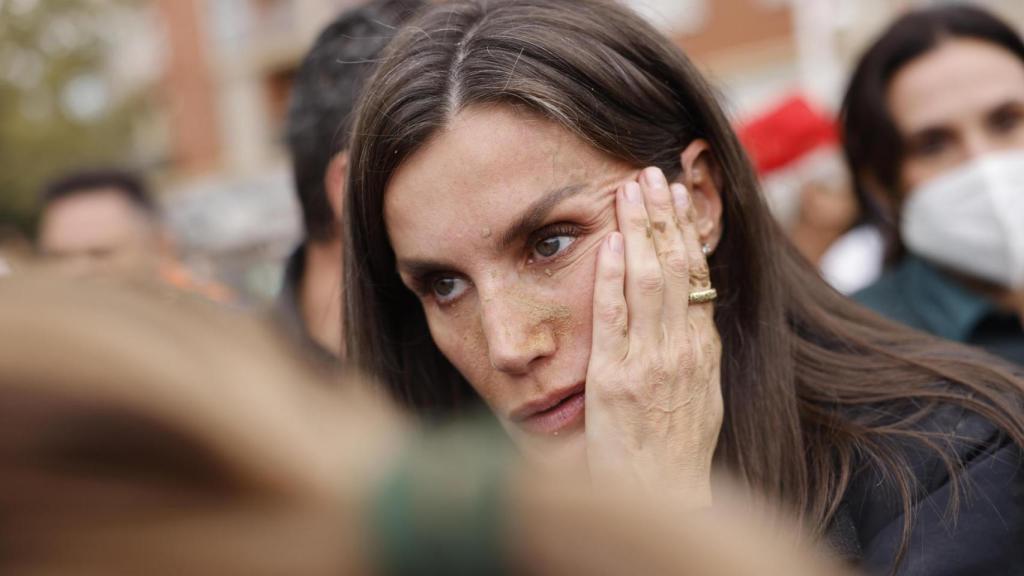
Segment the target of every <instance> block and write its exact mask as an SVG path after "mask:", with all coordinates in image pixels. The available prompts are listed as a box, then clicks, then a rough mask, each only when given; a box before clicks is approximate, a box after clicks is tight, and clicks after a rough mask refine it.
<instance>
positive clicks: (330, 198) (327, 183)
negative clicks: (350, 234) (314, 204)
mask: <svg viewBox="0 0 1024 576" xmlns="http://www.w3.org/2000/svg"><path fill="white" fill-rule="evenodd" d="M347 170H348V152H347V151H342V152H338V153H337V154H335V155H334V157H333V158H331V161H330V162H329V163H328V164H327V171H326V172H324V190H326V191H327V202H328V203H329V204H330V205H331V211H332V212H334V221H335V222H339V223H340V222H341V209H342V206H344V205H345V173H346V171H347Z"/></svg>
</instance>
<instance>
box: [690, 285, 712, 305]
mask: <svg viewBox="0 0 1024 576" xmlns="http://www.w3.org/2000/svg"><path fill="white" fill-rule="evenodd" d="M716 298H718V290H715V289H714V288H708V289H707V290H698V291H696V292H690V297H689V300H690V304H706V303H708V302H714V301H715V299H716Z"/></svg>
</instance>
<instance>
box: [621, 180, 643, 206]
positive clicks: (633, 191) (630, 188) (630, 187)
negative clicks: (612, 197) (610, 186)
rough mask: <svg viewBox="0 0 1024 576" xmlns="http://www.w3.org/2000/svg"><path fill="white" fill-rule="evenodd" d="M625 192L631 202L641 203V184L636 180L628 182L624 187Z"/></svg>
mask: <svg viewBox="0 0 1024 576" xmlns="http://www.w3.org/2000/svg"><path fill="white" fill-rule="evenodd" d="M623 192H625V194H626V200H627V201H628V202H629V203H630V204H639V203H640V200H641V198H640V185H639V184H637V183H636V182H626V186H625V187H624V188H623Z"/></svg>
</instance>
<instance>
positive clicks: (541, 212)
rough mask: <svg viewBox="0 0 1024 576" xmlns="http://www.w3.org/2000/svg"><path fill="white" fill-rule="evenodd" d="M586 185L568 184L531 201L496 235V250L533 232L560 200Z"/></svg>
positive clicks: (576, 192)
mask: <svg viewBox="0 0 1024 576" xmlns="http://www.w3.org/2000/svg"><path fill="white" fill-rule="evenodd" d="M585 189H586V187H585V186H584V185H583V184H581V183H577V184H570V185H568V186H563V187H561V188H556V189H554V190H551V191H549V192H547V193H546V194H544V195H543V196H541V197H540V198H538V199H536V200H534V201H533V203H532V204H530V205H529V206H528V207H527V208H526V210H523V211H522V213H520V215H519V217H518V218H516V220H515V221H514V222H513V223H512V224H511V225H509V227H508V228H506V229H505V231H504V232H502V233H501V234H500V235H499V236H498V250H499V251H502V250H505V249H507V248H508V247H509V246H511V245H512V244H513V243H514V242H515V241H516V240H518V239H519V238H522V237H524V236H526V235H527V234H530V233H531V232H533V230H534V229H535V228H537V227H539V226H540V224H541V222H543V221H544V219H545V218H547V217H548V214H550V213H551V211H552V210H554V209H555V206H558V205H559V204H560V203H561V202H562V201H564V200H566V199H568V198H571V197H573V196H575V195H576V194H579V193H580V192H582V191H583V190H585Z"/></svg>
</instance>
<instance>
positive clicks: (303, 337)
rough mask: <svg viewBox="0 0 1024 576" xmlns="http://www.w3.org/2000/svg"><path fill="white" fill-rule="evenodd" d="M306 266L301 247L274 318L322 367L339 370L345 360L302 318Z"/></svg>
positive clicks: (287, 269)
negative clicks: (314, 333) (320, 339)
mask: <svg viewBox="0 0 1024 576" xmlns="http://www.w3.org/2000/svg"><path fill="white" fill-rule="evenodd" d="M305 267H306V245H305V244H300V245H299V247H298V248H296V249H295V251H294V252H292V254H291V256H289V257H288V262H287V263H286V265H285V270H284V280H283V282H282V283H281V292H280V293H279V294H278V296H277V303H276V305H275V306H274V317H275V320H276V323H277V324H278V325H279V326H280V327H281V328H282V329H283V330H284V332H285V333H286V334H287V335H288V337H289V339H291V340H292V341H293V342H295V343H296V344H297V345H298V346H299V348H301V350H302V352H303V353H305V354H306V355H308V356H309V357H310V359H311V360H312V361H313V362H314V363H315V364H316V365H317V366H318V367H320V368H323V369H325V370H327V371H333V370H337V369H338V368H340V366H341V361H340V360H338V358H337V357H336V356H335V355H333V354H331V352H330V351H329V350H327V349H326V348H324V347H323V346H321V345H320V343H319V342H317V341H316V340H314V339H313V337H312V336H310V335H309V331H308V330H307V329H306V323H305V321H304V320H303V318H302V303H301V302H300V300H299V298H300V297H301V295H302V276H303V272H304V270H305Z"/></svg>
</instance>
